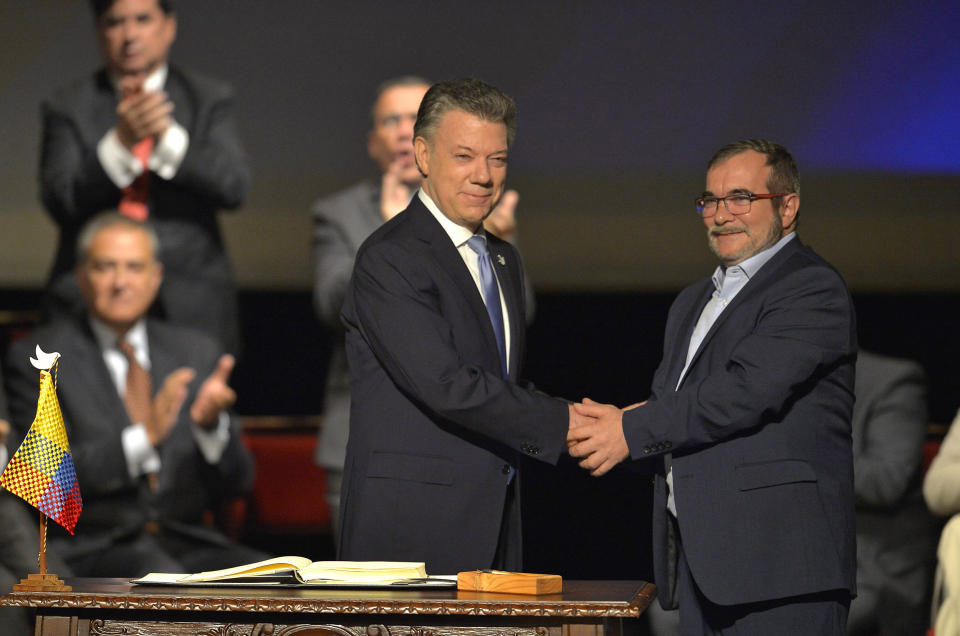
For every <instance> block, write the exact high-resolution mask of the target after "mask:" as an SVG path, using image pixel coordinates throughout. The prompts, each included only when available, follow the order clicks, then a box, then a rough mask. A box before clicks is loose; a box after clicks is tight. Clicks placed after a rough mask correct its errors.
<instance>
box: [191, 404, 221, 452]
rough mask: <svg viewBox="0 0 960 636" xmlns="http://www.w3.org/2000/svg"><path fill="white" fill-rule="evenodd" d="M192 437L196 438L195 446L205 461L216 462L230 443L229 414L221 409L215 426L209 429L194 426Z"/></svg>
mask: <svg viewBox="0 0 960 636" xmlns="http://www.w3.org/2000/svg"><path fill="white" fill-rule="evenodd" d="M193 438H194V439H195V440H197V448H199V449H200V454H201V455H203V458H204V459H205V460H207V463H208V464H216V463H217V462H219V461H220V458H221V457H223V451H224V450H226V448H227V444H228V443H230V415H228V414H227V413H226V412H225V411H221V412H220V416H219V419H218V420H217V425H216V427H214V428H212V429H210V430H207V429H204V428H200V427H199V426H194V427H193Z"/></svg>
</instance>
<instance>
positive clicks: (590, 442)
mask: <svg viewBox="0 0 960 636" xmlns="http://www.w3.org/2000/svg"><path fill="white" fill-rule="evenodd" d="M643 404H646V401H643V402H637V403H635V404H631V405H629V406H626V407H624V408H622V409H621V408H617V407H616V406H614V405H613V404H600V403H599V402H594V401H593V400H591V399H590V398H584V399H583V402H580V403H577V404H571V405H570V410H571V413H570V415H571V417H570V429H569V430H568V431H567V450H568V452H569V453H570V456H571V457H575V458H577V459H579V460H580V462H579V463H580V467H581V468H583V469H585V470H588V471H590V474H591V475H592V476H594V477H600V476H601V475H605V474H606V473H607V472H609V471H610V469H611V468H613V467H614V466H616V465H617V464H619V463H620V462H622V461H623V460H625V459H626V458H627V457H629V456H630V449H629V448H628V447H627V439H626V437H625V436H624V434H623V414H624V412H625V411H629V410H631V409H635V408H637V407H638V406H642V405H643Z"/></svg>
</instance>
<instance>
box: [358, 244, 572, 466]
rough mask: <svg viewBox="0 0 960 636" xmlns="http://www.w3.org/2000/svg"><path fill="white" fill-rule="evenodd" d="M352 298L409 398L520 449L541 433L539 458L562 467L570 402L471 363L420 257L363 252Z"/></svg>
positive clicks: (386, 250)
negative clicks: (531, 389)
mask: <svg viewBox="0 0 960 636" xmlns="http://www.w3.org/2000/svg"><path fill="white" fill-rule="evenodd" d="M350 293H351V295H352V298H351V300H352V303H353V307H354V309H355V311H356V316H357V320H358V323H359V328H360V330H361V332H362V334H363V337H364V339H365V341H366V342H367V343H368V344H369V345H370V348H371V349H372V350H373V353H374V355H375V356H376V357H377V359H378V360H379V362H380V364H381V365H382V366H383V367H384V369H385V370H386V372H387V374H388V375H389V376H390V379H391V380H393V382H394V383H395V384H396V385H397V386H398V387H399V388H400V390H401V391H403V392H404V393H405V394H407V396H408V397H409V398H410V399H412V400H413V401H415V402H417V403H418V404H420V405H422V406H423V407H425V408H426V409H428V410H429V411H431V412H433V413H434V414H436V415H437V416H439V417H440V418H442V419H444V420H447V421H449V422H453V423H455V424H457V425H459V426H461V427H463V428H465V429H467V430H470V431H473V432H476V433H479V434H481V435H483V436H485V437H488V438H490V439H494V440H497V441H499V442H501V443H503V444H506V445H507V446H509V447H511V448H514V449H516V450H519V451H520V452H525V453H526V452H529V448H530V439H531V436H534V437H535V438H536V439H538V440H540V443H541V444H542V446H540V448H539V452H537V453H535V455H536V458H537V459H540V460H542V461H546V462H549V463H556V461H557V460H558V459H559V456H560V453H561V452H562V451H563V449H564V448H565V447H566V444H565V440H566V431H567V427H568V423H569V412H568V407H567V404H566V402H564V401H563V400H559V399H556V398H552V397H548V396H545V395H542V394H539V393H535V392H532V391H528V390H526V389H523V388H521V387H519V386H517V385H516V384H513V383H510V382H507V381H505V380H503V379H502V378H501V377H500V376H499V374H493V373H489V372H487V371H486V370H484V369H483V368H481V367H480V366H478V365H476V364H471V363H469V362H465V361H464V360H463V359H462V358H461V355H460V353H459V349H458V343H457V342H456V341H455V329H454V327H453V325H451V324H450V323H449V322H448V319H447V318H446V317H445V315H444V313H443V307H442V306H441V298H440V296H439V295H438V292H437V291H436V288H435V284H434V283H433V281H432V279H431V273H430V272H427V271H425V268H424V267H423V266H422V265H420V264H419V263H417V262H416V260H415V259H411V258H410V257H409V256H408V255H407V254H406V253H405V252H404V250H402V249H401V248H398V247H396V246H388V245H387V244H384V243H380V244H377V245H375V246H373V247H372V248H371V249H368V250H366V251H361V256H360V257H359V258H358V261H357V266H356V269H355V270H354V278H353V284H352V286H351V292H350ZM446 300H447V301H448V302H449V299H446Z"/></svg>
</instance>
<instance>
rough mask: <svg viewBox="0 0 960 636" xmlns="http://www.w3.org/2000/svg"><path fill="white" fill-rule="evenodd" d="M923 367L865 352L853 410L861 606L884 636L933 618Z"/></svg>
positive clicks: (918, 627) (919, 627)
mask: <svg viewBox="0 0 960 636" xmlns="http://www.w3.org/2000/svg"><path fill="white" fill-rule="evenodd" d="M926 394H927V391H926V382H925V379H924V373H923V369H921V368H920V366H919V365H917V364H916V363H914V362H911V361H909V360H898V359H895V358H887V357H884V356H879V355H876V354H873V353H869V352H866V351H860V353H859V356H858V358H857V379H856V395H857V402H856V404H855V405H854V407H853V419H852V422H853V474H854V494H855V496H856V504H857V586H858V588H860V592H861V597H859V598H857V599H854V601H853V604H852V605H851V609H850V616H851V619H853V618H854V617H855V616H858V615H859V612H860V610H859V609H858V607H857V605H858V603H862V602H865V601H869V600H871V599H872V600H873V601H874V602H875V603H876V606H875V607H870V608H864V610H863V611H865V612H870V613H875V616H876V619H877V621H878V624H879V628H880V631H882V632H883V633H884V634H913V633H922V632H923V631H924V630H925V628H926V627H927V622H928V618H929V616H928V608H929V605H928V602H929V600H928V598H927V593H928V591H929V588H930V585H931V582H932V580H933V578H932V577H933V565H934V559H935V552H936V541H937V534H938V532H937V526H936V523H935V521H934V520H933V518H932V517H931V515H930V514H929V513H928V512H927V509H926V506H925V505H924V502H923V496H922V493H921V484H922V479H923V443H924V440H925V438H926V424H927V402H926Z"/></svg>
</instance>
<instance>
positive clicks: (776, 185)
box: [707, 139, 800, 207]
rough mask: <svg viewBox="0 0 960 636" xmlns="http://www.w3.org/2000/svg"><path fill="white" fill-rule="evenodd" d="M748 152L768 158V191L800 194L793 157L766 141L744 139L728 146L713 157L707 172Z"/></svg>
mask: <svg viewBox="0 0 960 636" xmlns="http://www.w3.org/2000/svg"><path fill="white" fill-rule="evenodd" d="M748 150H753V151H755V152H759V153H760V154H762V155H765V156H766V157H767V163H766V164H765V165H768V166H770V178H769V179H767V189H768V190H769V191H770V192H782V193H784V194H789V193H794V194H800V171H799V170H798V169H797V163H796V162H795V161H794V160H793V155H791V154H790V151H789V150H787V149H786V148H784V147H783V146H781V145H780V144H777V143H774V142H772V141H767V140H766V139H742V140H740V141H736V142H734V143H732V144H727V145H726V146H724V147H723V148H721V149H720V150H718V151H717V152H716V153H715V154H714V155H713V157H712V158H711V159H710V162H709V163H708V164H707V170H710V168H712V167H713V166H715V165H716V164H718V163H720V162H722V161H726V160H727V159H729V158H730V157H732V156H734V155H739V154H740V153H741V152H746V151H748ZM778 207H779V205H778Z"/></svg>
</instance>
